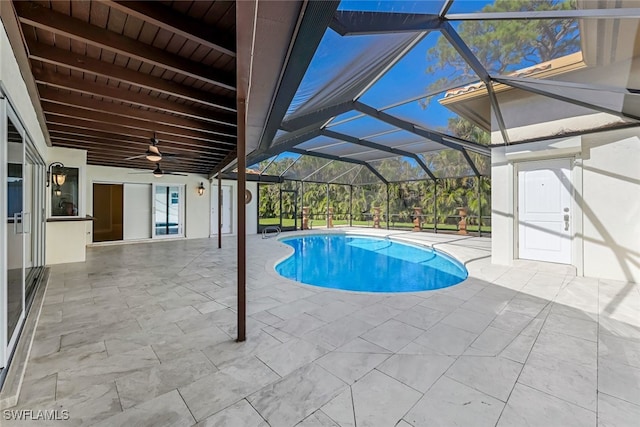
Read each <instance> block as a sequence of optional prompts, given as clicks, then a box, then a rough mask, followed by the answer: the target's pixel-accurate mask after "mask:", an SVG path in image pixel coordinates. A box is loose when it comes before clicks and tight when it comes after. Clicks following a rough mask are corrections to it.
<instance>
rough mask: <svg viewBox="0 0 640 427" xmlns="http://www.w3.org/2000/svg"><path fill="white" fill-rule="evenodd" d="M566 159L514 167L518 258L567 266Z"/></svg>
mask: <svg viewBox="0 0 640 427" xmlns="http://www.w3.org/2000/svg"><path fill="white" fill-rule="evenodd" d="M570 168H571V163H570V160H569V159H556V160H545V161H535V162H523V163H520V164H519V165H518V210H517V211H518V231H519V232H518V237H519V240H518V242H519V244H518V249H519V257H520V258H523V259H531V260H537V261H549V262H557V263H561V264H571V212H570V208H571V193H572V190H571V180H570V178H569V177H570V175H569V172H570Z"/></svg>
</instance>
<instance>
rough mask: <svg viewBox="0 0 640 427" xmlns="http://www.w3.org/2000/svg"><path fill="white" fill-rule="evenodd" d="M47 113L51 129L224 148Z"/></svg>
mask: <svg viewBox="0 0 640 427" xmlns="http://www.w3.org/2000/svg"><path fill="white" fill-rule="evenodd" d="M45 115H46V118H47V125H48V126H49V128H50V129H53V128H52V127H51V126H52V125H63V126H69V127H71V128H73V129H76V130H80V131H84V130H89V131H93V130H98V131H106V132H112V133H115V134H119V135H124V136H142V137H150V136H152V135H153V134H154V133H155V134H156V135H157V137H158V139H159V140H160V142H162V141H172V142H173V143H175V144H181V145H184V146H189V147H194V148H196V147H200V148H203V149H207V148H211V147H219V148H224V146H220V145H216V144H215V143H211V142H207V141H202V140H200V139H193V138H189V137H185V136H182V135H173V134H167V133H165V132H163V131H154V130H152V129H137V128H132V127H126V126H120V125H118V124H113V123H104V122H98V121H94V120H91V119H85V118H82V117H77V116H74V117H69V116H64V115H57V114H49V113H46V112H45ZM227 147H228V149H232V148H233V146H227Z"/></svg>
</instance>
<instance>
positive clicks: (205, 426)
mask: <svg viewBox="0 0 640 427" xmlns="http://www.w3.org/2000/svg"><path fill="white" fill-rule="evenodd" d="M226 426H238V427H240V426H242V427H269V425H268V424H267V422H266V421H265V420H264V419H263V418H262V417H261V416H260V414H258V412H256V410H255V409H253V406H251V405H250V404H249V402H247V401H246V399H242V400H241V401H239V402H238V403H235V404H233V405H231V406H228V407H226V408H225V409H223V410H222V411H220V412H218V413H217V414H214V415H211V416H210V417H208V418H205V419H204V420H202V421H200V422H199V423H198V424H196V425H195V427H226Z"/></svg>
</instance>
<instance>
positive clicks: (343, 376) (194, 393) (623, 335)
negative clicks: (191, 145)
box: [2, 230, 640, 427]
mask: <svg viewBox="0 0 640 427" xmlns="http://www.w3.org/2000/svg"><path fill="white" fill-rule="evenodd" d="M368 232H371V230H368ZM380 233H381V234H384V233H386V232H380ZM391 234H394V235H395V236H398V237H400V238H413V239H419V240H420V241H422V242H425V243H427V244H436V247H439V248H440V249H442V250H444V251H447V252H449V253H451V254H453V255H454V256H456V257H457V258H458V259H460V260H462V261H464V262H466V263H467V268H468V269H469V272H470V278H469V279H468V280H466V281H465V282H463V283H462V284H459V285H457V286H454V287H451V288H447V289H443V290H438V291H429V292H420V293H413V294H398V295H388V294H385V295H380V294H356V293H350V292H343V291H333V290H326V289H322V288H315V287H310V286H305V285H299V284H296V283H295V282H291V281H289V280H286V279H283V278H281V277H280V276H278V275H277V274H276V273H275V272H274V271H273V265H274V262H275V261H277V260H278V259H280V258H282V257H284V256H285V255H286V254H288V253H289V251H290V249H289V247H288V246H285V245H284V244H282V243H280V242H278V241H277V240H276V239H267V240H263V239H261V238H260V236H249V237H248V271H247V276H248V285H247V286H248V296H247V298H248V314H249V318H248V338H247V341H246V342H245V343H242V344H239V343H235V342H234V336H235V323H236V315H235V312H234V307H235V304H236V290H235V271H234V268H235V249H234V247H235V246H234V245H235V238H225V239H224V242H223V245H224V249H223V250H218V249H217V248H216V247H215V245H216V241H215V239H201V240H189V241H186V240H183V241H172V242H170V241H167V242H159V243H154V244H135V245H119V246H104V247H94V248H90V249H88V253H87V262H86V263H80V264H67V265H60V266H54V267H53V268H52V275H51V280H50V282H49V286H48V289H47V291H46V295H45V301H44V306H43V310H42V314H41V318H40V322H39V325H38V328H37V330H36V335H35V340H34V343H33V347H32V350H31V355H30V361H29V364H28V366H27V373H26V376H25V379H24V382H23V385H22V390H21V394H20V397H19V402H18V405H17V406H16V407H15V408H12V409H18V408H22V409H33V410H38V409H42V410H45V409H58V410H60V409H67V410H68V411H69V415H70V417H71V418H70V420H68V421H66V422H57V423H55V425H94V424H95V425H99V426H133V425H135V426H154V427H157V426H169V425H175V426H190V425H193V424H195V423H198V424H197V425H198V426H231V427H235V426H238V427H252V426H273V427H280V426H295V425H298V426H305V427H311V426H343V427H346V426H358V427H365V426H385V427H386V426H396V425H397V426H404V427H408V426H416V427H417V426H420V427H422V426H444V427H451V426H474V427H475V426H478V427H482V426H499V427H505V426H508V427H511V426H542V427H552V426H560V427H571V426H579V427H585V426H594V427H595V426H608V427H611V426H638V425H640V293H639V291H638V286H637V285H634V284H629V283H618V282H611V281H604V280H600V281H598V280H593V279H585V278H578V277H574V275H573V274H572V271H571V270H570V269H568V268H566V267H563V266H558V265H552V264H535V263H520V264H518V265H517V266H515V267H511V268H510V267H504V266H494V265H491V264H490V262H489V256H490V241H489V240H488V239H486V238H460V237H458V236H447V235H433V234H427V233H420V234H415V233H408V232H392V233H391ZM14 424H15V425H24V424H21V423H20V422H15V423H10V422H7V421H5V420H3V421H2V426H3V427H5V426H10V425H14ZM37 425H38V426H41V425H42V426H44V425H47V423H46V422H42V421H40V422H38V423H37Z"/></svg>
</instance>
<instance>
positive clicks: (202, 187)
mask: <svg viewBox="0 0 640 427" xmlns="http://www.w3.org/2000/svg"><path fill="white" fill-rule="evenodd" d="M202 195H204V183H202V182H201V183H200V185H199V186H198V196H202Z"/></svg>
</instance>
